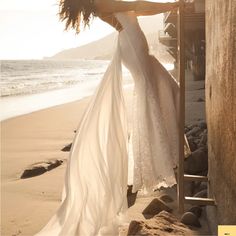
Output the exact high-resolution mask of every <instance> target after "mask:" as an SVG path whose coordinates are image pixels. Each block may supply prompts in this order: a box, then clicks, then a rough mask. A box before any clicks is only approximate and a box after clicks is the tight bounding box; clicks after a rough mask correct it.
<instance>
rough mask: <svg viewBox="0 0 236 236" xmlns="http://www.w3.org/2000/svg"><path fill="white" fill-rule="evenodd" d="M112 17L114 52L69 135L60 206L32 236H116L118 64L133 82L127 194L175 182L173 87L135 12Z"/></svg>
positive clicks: (123, 141) (120, 203)
mask: <svg viewBox="0 0 236 236" xmlns="http://www.w3.org/2000/svg"><path fill="white" fill-rule="evenodd" d="M115 16H116V18H117V20H118V21H119V22H120V23H121V25H122V26H123V30H122V31H121V32H119V34H118V38H117V47H116V51H115V53H114V56H113V59H112V61H111V63H110V64H109V66H108V68H107V70H106V72H105V74H104V77H103V80H102V81H101V83H100V85H99V87H98V88H97V90H96V93H95V94H94V96H93V98H92V100H91V102H90V104H89V107H88V109H87V111H86V112H85V114H84V117H83V119H82V122H81V123H80V126H79V127H78V129H77V132H76V136H75V138H74V140H73V145H72V148H71V151H70V156H69V160H68V164H67V169H66V176H65V187H64V191H63V197H62V202H61V205H60V207H59V209H58V210H57V212H56V213H55V215H54V216H53V217H52V218H51V220H50V221H49V222H48V224H47V225H46V226H45V227H44V228H43V229H42V230H41V231H40V232H39V233H38V234H36V235H37V236H41V235H43V236H78V235H81V236H94V235H118V225H119V220H120V219H121V216H122V213H123V212H124V211H125V210H126V209H127V199H126V193H127V179H128V178H127V176H128V153H129V152H128V130H127V117H126V110H125V109H126V107H125V104H124V97H123V90H122V71H121V62H122V63H123V64H124V65H125V66H126V67H127V68H128V69H129V70H130V72H131V74H132V77H133V79H134V82H135V95H134V101H135V104H134V108H135V109H134V113H133V122H132V123H133V129H132V135H131V136H132V138H131V140H130V141H131V146H132V148H133V156H134V170H133V191H136V190H145V191H150V190H153V189H154V188H159V187H161V186H163V187H169V186H172V185H174V184H175V183H176V180H175V175H174V170H173V168H174V167H175V166H176V164H177V161H176V160H177V155H178V107H177V104H178V94H179V87H178V84H177V83H176V81H175V80H174V79H173V78H172V77H171V76H170V75H169V74H168V72H166V70H165V69H164V68H163V66H162V65H161V64H160V63H159V62H158V61H157V60H156V59H155V58H154V57H153V56H151V55H149V53H148V45H147V41H146V38H145V36H144V34H143V32H142V31H141V29H140V27H139V24H138V21H137V18H136V16H135V13H134V12H120V13H116V14H115Z"/></svg>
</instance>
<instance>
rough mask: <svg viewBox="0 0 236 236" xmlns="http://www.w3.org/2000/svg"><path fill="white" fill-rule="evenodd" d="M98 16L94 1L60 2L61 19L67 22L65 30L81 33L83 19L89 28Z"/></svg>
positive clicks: (69, 0) (66, 0)
mask: <svg viewBox="0 0 236 236" xmlns="http://www.w3.org/2000/svg"><path fill="white" fill-rule="evenodd" d="M94 16H96V9H95V6H94V3H93V0H60V2H59V18H60V20H61V21H65V24H66V25H65V30H68V29H75V30H76V33H79V32H80V22H81V17H82V21H83V24H84V28H85V27H86V26H88V27H89V25H90V21H91V18H93V17H94Z"/></svg>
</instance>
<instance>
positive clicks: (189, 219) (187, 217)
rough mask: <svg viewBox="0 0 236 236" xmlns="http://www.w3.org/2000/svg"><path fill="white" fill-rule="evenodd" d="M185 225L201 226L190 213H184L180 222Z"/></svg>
mask: <svg viewBox="0 0 236 236" xmlns="http://www.w3.org/2000/svg"><path fill="white" fill-rule="evenodd" d="M180 221H181V222H182V223H183V224H185V225H190V226H195V227H201V224H200V222H199V220H198V218H197V216H196V215H195V214H194V213H192V212H185V213H184V214H183V215H182V217H181V220H180Z"/></svg>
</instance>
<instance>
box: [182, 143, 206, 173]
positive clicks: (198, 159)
mask: <svg viewBox="0 0 236 236" xmlns="http://www.w3.org/2000/svg"><path fill="white" fill-rule="evenodd" d="M206 170H208V154H207V150H206V148H204V147H200V148H198V149H197V150H195V151H194V152H192V153H191V154H190V155H189V157H188V158H187V159H185V161H184V171H185V173H187V174H198V173H199V172H202V171H206Z"/></svg>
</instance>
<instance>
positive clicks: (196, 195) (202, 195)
mask: <svg viewBox="0 0 236 236" xmlns="http://www.w3.org/2000/svg"><path fill="white" fill-rule="evenodd" d="M194 197H201V198H206V197H207V189H204V190H202V191H200V192H198V193H196V194H194Z"/></svg>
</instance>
